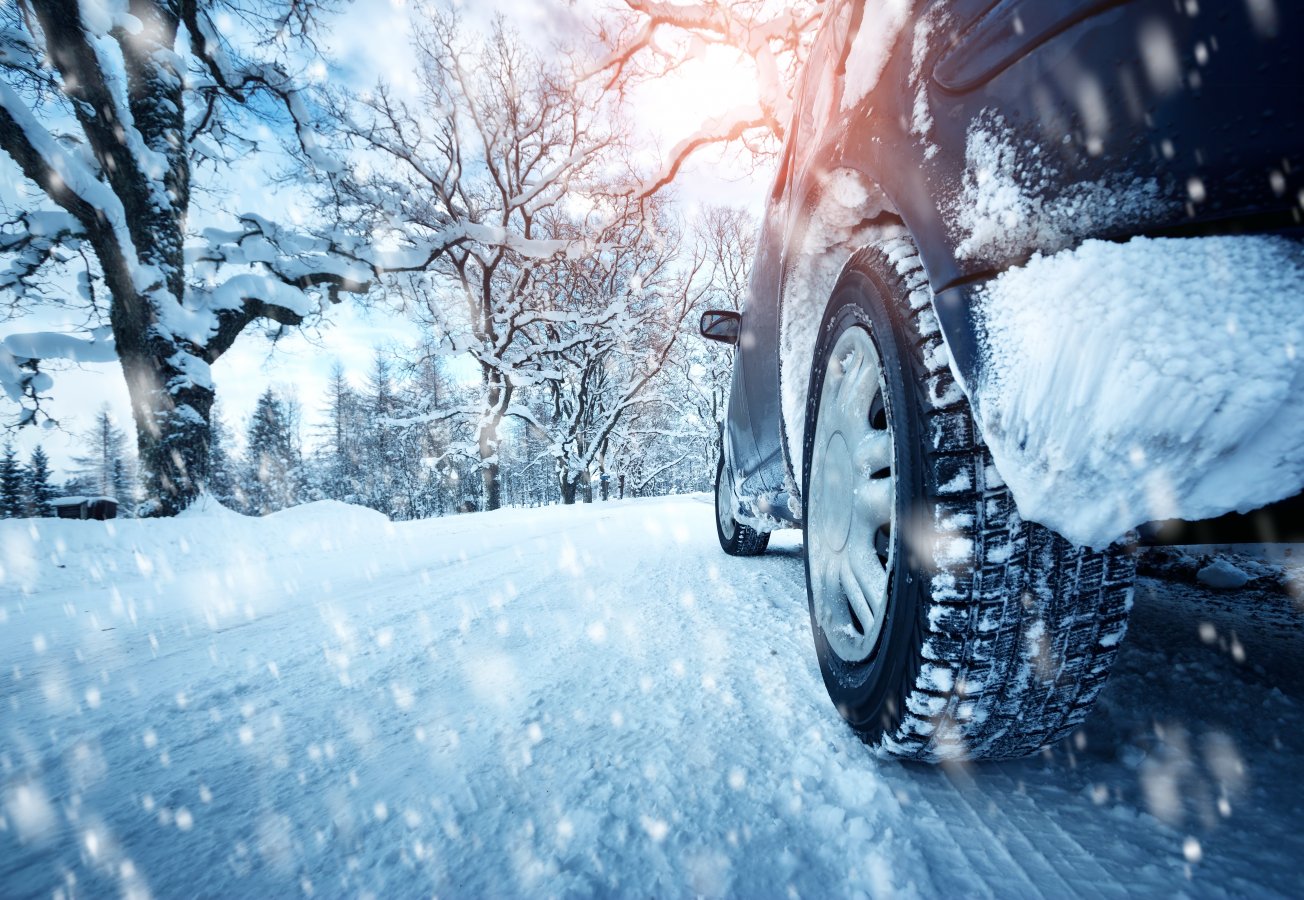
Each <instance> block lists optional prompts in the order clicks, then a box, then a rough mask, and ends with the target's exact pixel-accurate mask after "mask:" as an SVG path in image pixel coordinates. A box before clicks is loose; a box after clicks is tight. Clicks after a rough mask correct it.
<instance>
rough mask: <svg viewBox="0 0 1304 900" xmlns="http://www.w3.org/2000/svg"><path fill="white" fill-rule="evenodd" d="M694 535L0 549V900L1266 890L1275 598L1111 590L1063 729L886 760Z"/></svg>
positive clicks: (792, 547) (1282, 777) (139, 539)
mask: <svg viewBox="0 0 1304 900" xmlns="http://www.w3.org/2000/svg"><path fill="white" fill-rule="evenodd" d="M712 514H713V512H712V505H711V504H710V502H709V501H708V500H707V499H706V498H703V497H697V498H687V499H671V500H656V501H634V502H625V503H609V504H599V505H594V506H591V507H586V508H585V507H579V508H571V509H564V508H554V509H548V510H525V511H502V512H498V513H491V514H484V515H468V516H460V517H455V518H449V519H443V520H437V521H428V522H419V523H411V524H401V525H390V524H389V523H387V522H385V521H384V520H383V519H382V518H381V517H380V516H378V515H376V514H374V513H369V512H366V511H361V510H356V509H353V508H350V507H344V506H341V505H339V504H314V505H312V506H310V507H306V508H305V507H301V508H299V509H297V510H291V511H289V512H286V513H282V514H278V515H276V516H273V517H270V518H269V519H265V520H248V519H243V518H241V517H237V516H235V515H234V514H230V513H226V512H225V511H222V510H214V511H210V512H207V513H200V514H190V515H187V516H186V517H183V518H182V519H180V520H177V521H173V522H117V523H93V522H84V523H83V522H53V521H49V520H44V521H40V522H37V523H31V522H5V523H0V566H3V571H2V578H0V652H2V653H3V663H4V665H3V670H2V671H0V691H2V693H3V697H2V700H0V710H2V715H3V718H2V719H0V791H2V794H0V895H3V896H5V897H28V896H31V897H49V896H51V895H52V894H55V895H60V894H61V895H63V896H85V897H93V896H114V895H117V894H119V893H120V892H121V893H128V894H130V893H137V894H145V893H150V894H153V895H156V896H212V897H234V896H245V897H274V896H281V897H286V896H293V895H299V894H307V895H313V896H331V897H333V896H366V895H368V894H370V895H372V896H377V897H415V896H423V895H424V896H429V895H431V894H439V895H444V896H485V895H489V896H506V895H511V896H515V895H524V896H549V895H561V894H568V895H569V894H578V895H590V894H611V893H614V894H621V895H637V896H671V897H673V896H687V895H693V894H700V895H707V896H713V895H740V896H748V897H765V896H786V895H804V896H811V897H820V896H825V895H832V896H860V895H869V896H875V897H877V896H904V897H910V896H925V897H928V896H945V897H954V896H992V897H1002V898H1004V897H1022V896H1038V895H1045V896H1054V897H1061V896H1069V895H1081V896H1122V895H1125V894H1157V895H1175V894H1181V895H1187V896H1210V897H1222V896H1229V895H1230V896H1256V897H1258V896H1272V895H1277V896H1290V895H1294V896H1299V894H1300V892H1301V887H1302V885H1304V836H1302V835H1301V824H1302V823H1304V787H1302V783H1304V674H1302V672H1304V667H1302V666H1301V665H1300V652H1301V648H1302V646H1304V645H1302V644H1301V640H1302V639H1304V635H1302V629H1304V612H1302V611H1301V601H1300V598H1299V595H1298V585H1299V581H1298V580H1296V581H1295V582H1294V584H1293V587H1292V588H1290V589H1277V590H1275V591H1274V590H1269V589H1262V587H1261V585H1260V588H1259V589H1255V588H1254V585H1255V584H1259V582H1252V583H1251V585H1250V586H1249V587H1247V588H1242V589H1240V590H1238V591H1227V590H1223V591H1221V592H1219V591H1215V590H1213V589H1212V588H1205V587H1202V586H1198V585H1197V586H1183V585H1180V584H1178V583H1176V582H1174V581H1165V580H1160V579H1156V578H1152V579H1147V580H1143V582H1142V583H1141V586H1140V588H1139V590H1138V599H1137V607H1136V613H1135V616H1134V620H1133V626H1132V630H1131V632H1130V633H1129V635H1128V639H1127V644H1126V647H1125V649H1124V651H1123V653H1122V655H1121V657H1120V660H1119V665H1118V668H1117V669H1116V674H1115V677H1114V679H1113V680H1112V681H1111V682H1110V685H1109V687H1108V688H1107V689H1106V692H1105V694H1104V696H1103V699H1102V702H1101V704H1100V708H1099V710H1098V712H1097V714H1096V715H1095V717H1094V718H1093V719H1092V721H1091V723H1090V725H1089V726H1088V727H1087V728H1086V729H1085V730H1084V731H1083V732H1081V733H1080V734H1079V735H1077V736H1076V737H1075V738H1074V739H1072V740H1070V741H1069V742H1066V743H1065V744H1064V745H1062V746H1060V747H1058V748H1057V749H1056V750H1055V751H1054V752H1049V753H1046V754H1045V755H1044V756H1041V757H1038V758H1034V759H1031V760H1027V761H1022V762H1018V763H1005V764H999V765H982V766H971V767H967V768H945V769H944V768H932V767H921V766H907V765H902V764H899V763H896V762H893V761H886V760H880V759H877V758H875V757H874V756H873V755H872V754H871V753H870V752H869V751H867V750H866V748H865V747H864V746H863V745H862V744H861V743H860V742H859V741H858V740H857V739H856V738H855V737H854V736H853V735H852V734H851V733H850V732H849V731H848V730H847V729H846V728H845V727H844V726H843V725H842V723H841V722H840V720H839V719H838V718H837V717H836V715H835V713H834V712H833V710H832V709H831V708H830V706H829V704H828V701H827V699H826V697H825V694H824V688H823V686H822V684H821V683H820V678H819V675H818V672H817V670H816V667H815V661H814V655H813V651H812V648H811V640H810V635H809V625H808V620H807V614H806V609H805V601H804V595H803V587H802V566H801V559H800V550H799V540H800V538H799V536H798V535H796V534H795V533H789V534H785V535H784V536H783V537H782V538H780V539H777V540H776V541H775V546H774V547H773V548H772V549H771V551H770V552H769V553H767V554H766V555H765V556H763V557H761V558H759V559H754V560H738V559H731V558H728V557H726V556H724V555H723V554H721V553H720V551H719V550H718V549H717V547H716V542H715V535H714V530H713V524H712V518H711V517H712ZM1297 552H1298V551H1297ZM1296 565H1297V564H1296ZM1294 573H1295V577H1296V578H1297V579H1298V577H1299V574H1300V573H1299V570H1298V568H1296V569H1295V570H1294ZM1250 574H1253V573H1250ZM1225 575H1226V573H1225V572H1224V573H1223V580H1224V581H1225V580H1226V578H1225ZM1233 580H1235V579H1233ZM1290 590H1295V591H1296V593H1295V596H1294V597H1292V596H1291V594H1290Z"/></svg>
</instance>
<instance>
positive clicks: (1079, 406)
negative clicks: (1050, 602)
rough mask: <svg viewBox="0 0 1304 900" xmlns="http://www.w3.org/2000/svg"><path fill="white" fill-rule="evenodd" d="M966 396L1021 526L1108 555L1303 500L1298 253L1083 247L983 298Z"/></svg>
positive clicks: (1293, 249) (1283, 246)
mask: <svg viewBox="0 0 1304 900" xmlns="http://www.w3.org/2000/svg"><path fill="white" fill-rule="evenodd" d="M976 312H977V316H978V318H979V320H980V323H981V326H982V331H983V333H984V336H983V348H982V352H983V361H982V366H981V369H982V375H981V376H980V380H979V382H978V383H977V384H975V385H971V386H970V388H971V398H972V399H973V400H974V405H975V408H976V411H977V414H978V419H979V424H980V426H981V428H982V431H983V435H984V437H985V439H986V440H987V443H988V446H989V447H990V448H991V451H992V457H993V459H994V460H995V462H996V467H997V468H998V469H999V470H1000V473H1001V476H1002V477H1003V478H1004V479H1005V482H1006V483H1007V484H1008V485H1009V486H1010V489H1011V490H1012V491H1013V493H1014V497H1015V499H1016V500H1017V501H1018V504H1019V510H1020V512H1021V513H1022V514H1023V515H1024V517H1025V518H1028V519H1031V520H1033V521H1037V522H1041V523H1043V524H1045V525H1048V526H1050V527H1051V528H1053V529H1055V530H1056V531H1058V532H1060V533H1061V534H1063V535H1064V536H1065V537H1067V538H1069V539H1070V540H1072V541H1075V542H1077V543H1079V544H1090V545H1093V546H1103V545H1105V544H1108V543H1109V542H1110V541H1112V540H1115V539H1116V538H1119V537H1121V536H1122V535H1123V534H1124V533H1125V532H1126V531H1127V530H1128V529H1130V528H1132V527H1134V526H1136V525H1139V524H1141V523H1143V522H1147V521H1151V520H1156V519H1165V518H1184V519H1189V520H1196V519H1203V518H1209V517H1212V516H1217V515H1220V514H1222V513H1225V512H1229V511H1241V512H1245V511H1248V510H1250V509H1253V508H1256V507H1258V506H1262V505H1264V504H1266V503H1269V502H1272V501H1276V500H1280V499H1283V498H1286V497H1289V496H1292V495H1293V494H1296V493H1298V492H1299V491H1300V490H1301V489H1304V355H1302V354H1301V353H1300V348H1301V344H1302V342H1304V248H1302V247H1301V245H1300V244H1298V243H1295V242H1292V241H1288V240H1285V239H1283V238H1274V237H1251V236H1241V237H1216V238H1198V239H1155V240H1151V239H1144V238H1137V239H1134V240H1132V241H1129V242H1128V243H1126V244H1113V243H1106V242H1102V241H1088V242H1086V243H1085V244H1083V245H1082V246H1081V247H1079V248H1077V249H1075V250H1072V251H1062V252H1060V253H1057V254H1055V255H1053V256H1038V257H1035V258H1034V259H1032V260H1031V261H1030V262H1029V263H1028V264H1027V265H1025V266H1021V267H1018V268H1015V269H1012V270H1010V271H1007V272H1006V273H1004V274H1003V275H1001V276H1000V277H998V278H996V279H995V280H994V281H992V282H990V283H989V284H988V285H986V286H985V287H984V288H983V289H982V290H981V291H980V293H979V297H978V300H977V304H976Z"/></svg>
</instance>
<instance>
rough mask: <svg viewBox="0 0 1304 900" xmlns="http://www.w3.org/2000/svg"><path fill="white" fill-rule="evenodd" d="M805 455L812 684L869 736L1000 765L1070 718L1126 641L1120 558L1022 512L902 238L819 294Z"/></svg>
mask: <svg viewBox="0 0 1304 900" xmlns="http://www.w3.org/2000/svg"><path fill="white" fill-rule="evenodd" d="M804 448H805V453H804V460H805V462H804V464H803V473H802V495H803V497H805V498H806V501H805V502H806V514H805V517H804V519H805V524H804V526H803V533H804V538H805V540H804V545H805V556H806V582H807V596H808V600H809V604H810V615H811V626H812V630H813V632H814V637H815V646H816V650H817V653H818V656H819V663H820V670H821V672H822V673H823V676H824V682H825V685H826V687H827V688H828V692H829V695H830V697H831V698H832V700H833V702H834V704H835V705H836V706H837V708H838V710H839V711H840V712H841V714H842V716H843V717H844V718H845V719H846V720H847V722H848V723H850V724H851V725H852V726H853V727H854V728H855V729H857V730H858V731H859V732H860V733H861V735H862V736H863V737H864V738H865V739H866V741H868V742H869V743H871V744H872V745H874V746H876V747H879V748H881V749H883V750H885V751H887V752H890V753H893V754H895V755H898V756H904V757H909V758H913V759H922V760H938V759H946V758H988V759H992V758H1010V757H1018V756H1025V755H1027V754H1029V753H1032V752H1034V751H1036V750H1037V749H1039V748H1040V747H1042V746H1044V745H1046V744H1048V743H1050V742H1053V741H1055V740H1057V739H1058V738H1060V737H1062V736H1064V735H1065V734H1068V733H1069V732H1070V731H1072V730H1073V729H1074V728H1075V727H1076V726H1077V725H1078V724H1079V723H1081V722H1082V720H1083V719H1084V718H1085V717H1086V715H1087V713H1088V712H1089V711H1090V708H1091V705H1092V703H1093V702H1094V700H1095V698H1096V695H1097V694H1098V693H1099V691H1100V689H1101V687H1102V686H1103V685H1104V682H1105V678H1106V676H1107V675H1108V672H1109V667H1110V664H1111V663H1112V661H1113V658H1114V654H1115V652H1116V650H1117V648H1118V644H1119V641H1120V640H1121V639H1122V637H1123V633H1124V631H1125V630H1126V623H1127V614H1128V610H1129V609H1130V608H1131V603H1132V581H1133V577H1134V574H1135V561H1134V560H1133V558H1132V556H1131V555H1130V554H1129V553H1128V552H1127V550H1126V548H1124V547H1122V546H1121V545H1114V546H1112V547H1110V548H1108V549H1106V550H1104V551H1100V552H1097V551H1093V550H1090V549H1087V548H1080V547H1076V546H1074V545H1073V544H1070V543H1069V542H1068V541H1066V540H1064V539H1063V538H1061V537H1059V536H1058V535H1057V534H1055V533H1053V532H1051V531H1050V530H1048V529H1046V528H1044V527H1042V526H1040V525H1036V524H1034V523H1031V522H1025V521H1023V520H1022V519H1020V518H1019V514H1018V511H1017V509H1016V508H1015V504H1014V501H1013V499H1012V498H1011V496H1010V493H1009V490H1008V489H1007V488H1006V486H1005V485H1004V483H1003V482H1002V481H1001V479H1000V476H999V474H998V473H997V472H996V470H995V468H994V467H993V465H992V460H991V456H990V454H989V453H988V451H987V449H986V447H985V446H984V444H983V442H982V439H981V437H980V436H979V434H978V433H977V430H976V429H975V427H974V422H973V418H972V416H971V414H970V410H969V405H968V401H967V400H966V398H965V396H964V394H963V392H962V391H961V390H960V389H959V386H958V385H957V384H956V382H955V381H954V379H953V378H952V375H951V372H950V368H949V362H948V356H947V353H946V348H945V345H944V344H943V342H942V338H941V334H940V332H939V330H938V326H937V320H936V318H935V316H934V314H933V311H932V306H931V293H930V292H929V290H928V286H927V282H926V279H925V277H924V273H923V270H922V266H921V264H920V262H919V258H918V255H917V253H916V252H915V249H914V246H913V244H911V243H910V242H909V241H908V240H905V239H894V240H892V241H889V242H886V243H883V244H880V245H875V246H872V247H869V248H866V249H864V250H861V251H859V252H858V253H857V254H856V255H855V256H854V257H853V259H852V260H851V262H850V264H849V265H848V267H847V269H846V270H845V272H844V274H843V276H842V277H841V279H840V280H839V282H838V284H837V286H836V288H835V289H834V292H833V295H832V298H831V300H830V302H829V306H828V309H827V311H826V313H825V316H824V319H823V322H822V326H821V331H820V336H819V339H818V341H817V344H816V350H815V357H814V360H813V365H812V370H811V378H810V390H809V393H808V397H807V407H806V431H805V442H804Z"/></svg>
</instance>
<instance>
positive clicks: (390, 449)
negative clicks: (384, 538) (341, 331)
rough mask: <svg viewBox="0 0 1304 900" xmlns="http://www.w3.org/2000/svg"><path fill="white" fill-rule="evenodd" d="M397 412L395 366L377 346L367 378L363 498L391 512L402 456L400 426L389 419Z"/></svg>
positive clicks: (387, 513) (368, 502)
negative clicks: (396, 425)
mask: <svg viewBox="0 0 1304 900" xmlns="http://www.w3.org/2000/svg"><path fill="white" fill-rule="evenodd" d="M397 414H398V398H397V396H396V395H395V393H394V379H393V370H392V367H391V365H390V362H389V360H388V359H386V358H385V356H384V355H383V354H382V352H381V351H380V350H379V349H377V350H376V352H375V357H374V359H373V361H372V369H371V375H370V376H368V378H367V394H366V428H365V430H364V435H365V443H364V444H363V447H362V453H361V454H360V455H361V469H362V472H361V475H362V483H363V492H362V498H361V499H362V502H363V504H365V505H366V506H370V507H371V508H372V509H374V510H378V511H380V512H383V513H385V514H386V515H391V514H392V513H393V511H394V502H395V497H394V493H395V483H396V481H397V479H396V477H395V476H396V474H397V472H398V470H399V468H400V466H401V465H402V460H401V459H399V452H400V446H399V441H398V429H397V428H396V427H395V426H394V425H393V424H392V422H391V421H390V420H391V419H392V418H394V417H395V416H397Z"/></svg>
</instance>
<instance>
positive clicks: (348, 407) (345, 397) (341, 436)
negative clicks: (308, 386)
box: [321, 362, 365, 503]
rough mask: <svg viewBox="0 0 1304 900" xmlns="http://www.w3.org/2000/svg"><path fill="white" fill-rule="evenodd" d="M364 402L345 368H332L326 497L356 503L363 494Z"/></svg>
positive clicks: (324, 457)
mask: <svg viewBox="0 0 1304 900" xmlns="http://www.w3.org/2000/svg"><path fill="white" fill-rule="evenodd" d="M360 406H361V401H360V398H359V397H358V394H357V392H356V391H354V390H353V388H352V387H350V386H349V381H348V377H347V376H346V375H345V374H344V367H343V366H341V365H340V364H339V363H338V362H337V363H335V365H334V366H333V367H332V368H331V378H330V382H329V383H328V385H327V387H326V425H325V427H324V428H323V429H322V447H321V457H322V460H321V465H322V469H323V472H322V476H323V477H322V483H321V490H322V494H323V496H325V497H329V498H331V499H333V500H343V501H345V502H347V503H356V502H358V500H359V499H361V494H362V488H363V485H362V447H363V444H364V443H365V441H364V436H363V434H362V415H361V412H362V411H361V409H360Z"/></svg>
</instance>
